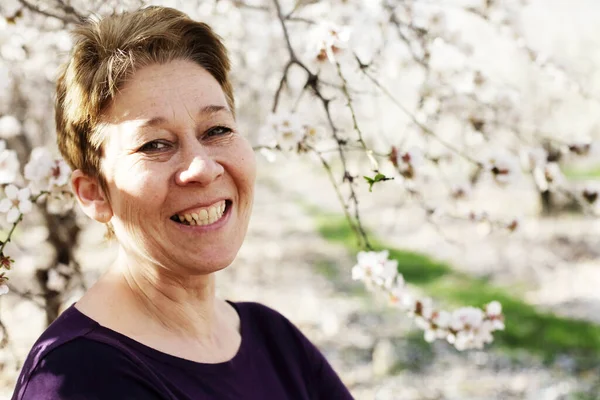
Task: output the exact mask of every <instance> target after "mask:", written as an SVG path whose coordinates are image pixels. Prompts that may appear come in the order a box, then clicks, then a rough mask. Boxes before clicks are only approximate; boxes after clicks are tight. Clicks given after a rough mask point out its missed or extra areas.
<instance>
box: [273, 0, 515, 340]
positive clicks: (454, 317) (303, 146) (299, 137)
mask: <svg viewBox="0 0 600 400" xmlns="http://www.w3.org/2000/svg"><path fill="white" fill-rule="evenodd" d="M273 2H274V4H275V8H276V12H277V16H278V18H279V23H280V25H281V27H282V30H283V34H284V38H285V43H286V46H287V48H288V53H289V56H290V60H289V61H288V62H287V63H286V64H285V66H284V70H283V74H282V77H281V79H280V82H279V85H278V87H277V90H276V92H275V97H274V102H273V103H274V106H273V109H272V112H273V114H272V115H271V116H270V117H269V119H268V121H267V124H266V126H267V127H268V131H269V133H270V134H271V136H272V137H274V138H275V140H273V139H271V140H270V141H267V142H269V143H267V146H266V147H267V148H268V147H269V144H270V145H271V148H273V149H276V150H280V151H290V150H291V151H298V152H312V153H313V154H316V155H317V157H318V159H319V160H320V162H321V164H322V166H323V167H324V169H325V171H326V173H327V175H328V177H329V179H330V181H331V183H332V185H333V187H334V190H335V192H336V195H337V197H338V200H339V201H340V203H341V205H342V209H343V210H344V214H345V216H346V219H347V220H348V222H349V225H350V226H351V228H352V229H353V230H354V232H355V233H360V235H361V236H362V240H361V241H360V242H359V247H360V248H363V249H365V250H367V251H366V252H359V253H358V260H359V263H358V264H357V266H355V267H354V268H353V273H352V275H353V279H359V280H363V281H365V283H366V284H367V286H368V287H372V288H373V287H376V288H378V289H380V290H382V291H384V292H387V293H388V294H389V296H390V299H391V300H392V302H393V303H398V301H399V299H400V298H402V301H401V303H402V304H404V308H403V309H404V311H405V312H407V313H408V314H409V315H411V316H413V317H414V318H415V319H416V320H417V325H418V326H419V327H420V328H422V329H424V330H425V339H426V340H427V341H433V340H434V339H436V338H437V339H440V338H444V339H447V340H448V341H449V342H450V343H453V344H454V345H455V347H456V348H457V349H460V350H463V349H466V348H480V347H482V346H483V344H484V343H489V342H491V341H492V336H491V334H492V332H494V331H496V330H501V329H504V325H503V322H502V321H503V318H504V317H503V316H502V314H501V306H500V304H499V303H498V302H492V303H490V304H488V305H487V306H485V309H484V310H482V309H477V308H473V307H469V308H464V309H459V310H457V311H455V312H454V313H453V314H450V313H448V312H446V311H443V310H439V311H437V310H434V309H433V307H432V306H431V304H430V303H431V300H428V299H425V300H414V301H412V300H411V301H412V303H410V304H409V299H411V297H410V296H409V295H408V294H406V291H405V287H404V279H403V277H402V275H401V274H399V273H398V269H397V261H390V260H387V256H388V253H387V252H386V251H384V252H380V253H377V252H374V251H372V247H371V246H370V244H369V241H368V237H367V234H366V230H365V229H364V227H363V224H362V222H361V219H360V210H359V205H358V197H357V195H356V191H355V189H354V186H355V185H356V183H357V182H356V181H355V178H354V176H353V175H352V174H351V173H350V172H349V170H348V167H347V163H346V151H347V147H350V146H349V143H352V141H351V140H349V139H341V137H340V136H339V129H338V128H337V126H336V124H335V123H334V121H333V118H332V115H331V108H330V107H331V99H329V98H326V97H325V96H324V95H323V94H322V93H321V91H320V89H319V83H320V76H319V74H315V73H313V72H312V71H311V70H310V69H309V68H308V67H307V66H306V65H305V64H304V63H302V62H301V61H300V60H299V59H298V57H297V55H296V52H295V51H294V49H293V47H292V44H291V40H290V37H289V32H288V30H287V27H286V20H285V17H284V15H283V13H282V10H281V5H280V4H279V1H278V0H274V1H273ZM330 33H331V36H332V37H333V38H332V39H331V40H329V41H327V40H325V41H324V43H322V46H321V48H319V49H318V55H317V57H318V58H319V57H320V58H322V59H328V60H329V61H330V62H331V63H332V64H333V65H334V66H335V69H336V72H337V75H338V78H339V79H340V82H341V87H340V89H341V92H342V94H343V96H344V98H345V100H346V105H347V107H348V109H349V112H350V118H351V121H352V126H353V129H354V131H355V132H356V134H357V139H356V142H357V144H358V147H359V148H360V149H362V150H363V151H364V153H365V154H366V156H367V158H368V159H369V161H370V163H371V168H372V169H373V171H374V173H375V174H376V175H375V176H374V177H373V178H370V177H365V179H366V180H367V181H369V184H370V187H371V188H372V186H373V185H374V184H375V183H377V182H381V181H385V180H389V179H391V178H388V177H386V176H385V175H383V174H381V173H380V172H379V162H378V161H377V160H376V159H375V157H374V152H373V151H372V150H371V149H370V148H369V146H368V145H367V143H366V141H365V140H364V138H363V132H362V130H361V129H360V126H359V122H358V117H357V114H356V111H355V109H354V106H353V99H352V97H351V95H350V88H349V85H348V82H347V80H346V78H345V76H344V74H343V71H342V66H341V63H340V62H339V61H338V60H337V59H336V58H335V53H336V52H339V51H341V50H340V47H338V45H339V43H338V42H336V40H338V39H339V37H337V36H338V35H339V32H335V31H334V30H333V29H332V30H331V31H330ZM356 60H357V61H359V64H360V65H359V67H360V70H361V71H363V73H365V74H368V73H367V72H366V71H367V69H368V68H369V67H368V65H365V64H363V63H361V62H360V60H358V57H356ZM294 64H297V65H299V66H300V67H301V68H303V69H304V70H305V71H306V72H307V74H308V77H307V81H306V83H305V85H304V89H305V90H306V89H311V91H312V93H313V95H315V96H316V97H317V98H318V99H319V100H320V102H321V105H322V106H323V109H324V111H325V115H326V117H327V122H328V125H329V132H330V133H331V136H332V138H333V140H334V142H335V144H336V148H337V154H338V155H339V159H340V162H341V166H342V169H343V171H344V173H343V179H342V183H345V184H346V186H347V187H348V188H349V190H350V196H349V200H350V201H351V204H352V205H353V208H354V214H353V215H352V216H351V215H350V210H349V208H350V207H349V205H348V203H347V202H346V200H345V199H344V198H343V195H342V191H341V188H340V186H339V184H338V181H337V180H336V179H335V175H334V172H333V169H332V168H331V166H330V164H329V163H328V162H327V160H326V159H325V158H324V156H323V154H322V153H321V152H320V151H319V150H318V149H317V148H316V147H315V146H314V141H315V139H316V138H315V135H314V133H312V132H314V131H315V128H313V127H310V126H308V125H306V124H305V125H303V124H301V123H300V122H299V121H297V120H296V118H294V117H293V116H292V115H288V116H282V115H280V114H277V108H278V106H279V98H280V96H281V94H282V91H283V88H284V86H285V84H286V82H287V79H288V73H289V69H290V68H291V66H292V65H294ZM371 80H372V81H373V83H374V84H375V86H376V87H378V88H380V89H383V90H385V88H384V87H383V86H382V85H380V84H378V82H377V81H376V80H375V79H374V78H372V77H371ZM388 94H389V93H388ZM389 97H391V98H392V99H393V96H391V95H390V96H389ZM393 100H395V99H393ZM396 104H397V105H399V106H400V107H401V108H402V109H403V111H405V112H406V113H407V114H408V115H409V116H410V117H411V118H412V120H413V122H414V123H416V124H417V125H419V126H420V127H421V128H422V129H423V131H424V132H426V133H428V134H430V135H431V136H434V137H437V136H436V135H435V133H434V132H433V131H431V130H429V129H428V128H427V127H425V126H424V125H422V124H420V123H419V122H418V121H417V120H416V119H415V117H414V116H413V115H412V114H411V113H409V112H408V111H407V110H406V109H404V108H403V107H402V106H401V105H400V103H399V102H397V101H396ZM267 135H268V134H267ZM438 139H439V141H440V142H442V143H443V144H445V145H446V147H448V148H450V149H452V150H453V151H455V152H456V153H458V154H462V153H461V152H460V151H459V150H458V149H456V148H455V147H454V146H452V145H451V144H449V143H446V142H445V141H444V140H443V139H441V138H438ZM394 151H395V150H394V149H392V152H391V153H390V155H388V157H387V158H389V159H390V160H392V163H394V164H395V166H396V167H397V168H398V170H399V171H400V174H401V175H403V176H404V177H406V178H409V179H410V178H411V177H412V174H413V172H412V171H414V166H415V165H416V164H415V159H414V158H411V156H410V154H409V153H405V154H403V155H402V156H400V155H399V154H394ZM396 153H397V151H396ZM464 157H465V158H467V159H469V160H470V161H471V162H473V163H474V164H476V165H477V166H478V167H482V166H483V164H482V163H481V162H479V161H477V160H475V159H473V158H471V157H469V156H468V155H464ZM401 162H402V163H403V165H401V164H400V163H401ZM373 262H374V263H373ZM380 273H385V274H386V276H385V279H384V278H382V277H381V276H380V275H379V274H380ZM476 310H479V311H476Z"/></svg>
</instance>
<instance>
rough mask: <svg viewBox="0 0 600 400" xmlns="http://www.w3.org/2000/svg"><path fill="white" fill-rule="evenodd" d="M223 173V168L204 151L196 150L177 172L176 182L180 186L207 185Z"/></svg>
mask: <svg viewBox="0 0 600 400" xmlns="http://www.w3.org/2000/svg"><path fill="white" fill-rule="evenodd" d="M223 172H224V168H223V166H222V165H221V164H220V163H218V162H217V161H216V160H214V159H213V158H212V157H211V156H210V155H209V154H208V152H207V151H206V150H205V149H197V150H196V151H195V152H194V154H193V155H190V157H186V161H185V162H184V166H183V167H182V168H181V170H180V171H179V172H178V174H177V177H176V180H177V183H178V184H180V185H187V184H190V183H199V184H201V185H208V184H210V183H211V182H213V181H215V180H216V179H217V178H218V177H219V176H221V175H222V174H223Z"/></svg>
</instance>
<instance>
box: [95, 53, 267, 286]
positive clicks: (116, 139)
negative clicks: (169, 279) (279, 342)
mask: <svg viewBox="0 0 600 400" xmlns="http://www.w3.org/2000/svg"><path fill="white" fill-rule="evenodd" d="M103 116H104V118H103V121H104V122H105V123H106V128H105V130H104V132H105V141H104V155H103V159H102V171H103V173H104V175H105V177H106V180H107V184H108V189H109V196H110V204H111V211H112V219H111V223H112V224H113V227H114V230H115V233H116V235H117V239H118V240H119V242H120V243H121V245H122V246H123V247H124V248H125V249H126V251H127V252H128V253H131V252H133V253H135V257H137V258H139V257H140V256H141V257H142V258H145V259H149V260H151V261H152V262H155V263H158V264H159V265H161V266H162V267H165V268H167V269H168V270H171V271H172V272H183V271H185V272H186V273H188V274H206V273H210V272H213V271H217V270H219V269H222V268H225V267H226V266H228V265H229V264H230V263H231V262H232V261H233V259H234V258H235V256H236V254H237V252H238V250H239V248H240V246H241V245H242V242H243V240H244V236H245V235H246V230H247V227H248V221H249V219H250V212H251V208H252V202H253V192H254V180H255V175H256V165H255V159H254V152H253V150H252V147H251V146H250V144H249V143H248V141H247V140H246V139H245V138H244V137H243V136H242V135H241V134H240V133H239V132H238V130H237V126H236V123H235V120H234V117H233V115H232V113H231V110H229V107H228V105H227V101H226V98H225V95H224V93H223V90H222V89H221V87H220V86H219V84H218V82H217V81H216V80H215V79H214V78H213V77H212V75H210V74H209V73H208V72H207V71H206V70H205V69H203V68H202V67H200V66H198V65H197V64H195V63H193V62H191V61H183V60H177V61H172V62H169V63H167V64H164V65H158V64H156V65H150V66H147V67H144V68H142V69H140V70H138V71H136V72H135V74H134V75H133V77H132V79H131V80H129V81H128V82H127V84H126V85H125V86H124V87H123V88H122V90H121V91H120V92H119V94H118V95H117V96H116V97H115V99H114V101H113V103H112V104H111V106H110V108H109V109H108V110H107V112H106V113H104V115H103ZM182 220H183V221H184V222H182Z"/></svg>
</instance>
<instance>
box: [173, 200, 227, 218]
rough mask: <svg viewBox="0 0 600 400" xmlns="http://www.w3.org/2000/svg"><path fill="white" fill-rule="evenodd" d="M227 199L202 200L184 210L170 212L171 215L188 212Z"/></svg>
mask: <svg viewBox="0 0 600 400" xmlns="http://www.w3.org/2000/svg"><path fill="white" fill-rule="evenodd" d="M227 200H229V199H227V198H225V197H223V198H219V199H215V200H210V201H206V202H202V203H197V204H195V205H193V206H190V207H187V208H185V209H184V210H181V211H177V212H176V213H174V214H172V215H184V214H189V212H190V211H192V210H195V209H198V208H206V207H210V206H212V205H213V204H215V203H218V202H220V201H227Z"/></svg>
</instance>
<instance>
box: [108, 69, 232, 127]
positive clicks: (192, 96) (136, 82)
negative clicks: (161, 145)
mask: <svg viewBox="0 0 600 400" xmlns="http://www.w3.org/2000/svg"><path fill="white" fill-rule="evenodd" d="M218 108H223V109H224V110H225V111H229V112H231V110H229V106H228V104H227V100H226V97H225V93H224V92H223V89H222V88H221V86H220V85H219V83H218V82H217V80H216V79H215V78H214V77H213V76H212V75H211V74H210V73H209V72H208V71H206V70H205V69H204V68H202V67H201V66H199V65H198V64H196V63H194V62H191V61H186V60H176V61H171V62H168V63H165V64H151V65H149V66H145V67H143V68H141V69H139V70H137V71H136V72H135V73H134V74H133V75H132V76H131V78H130V79H129V80H128V81H127V83H126V84H125V85H124V86H123V87H122V88H121V90H120V91H119V92H118V93H117V95H116V96H115V97H114V99H113V101H112V102H111V104H110V106H109V107H108V109H107V110H106V112H105V113H103V117H104V118H103V119H104V122H107V123H110V124H118V123H121V122H127V121H134V120H135V121H144V120H146V121H147V120H157V119H163V120H170V119H175V120H176V119H178V118H182V117H185V116H186V115H187V116H188V117H193V116H195V115H197V114H198V113H199V112H200V111H201V110H203V109H211V110H213V111H214V110H216V109H218Z"/></svg>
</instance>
